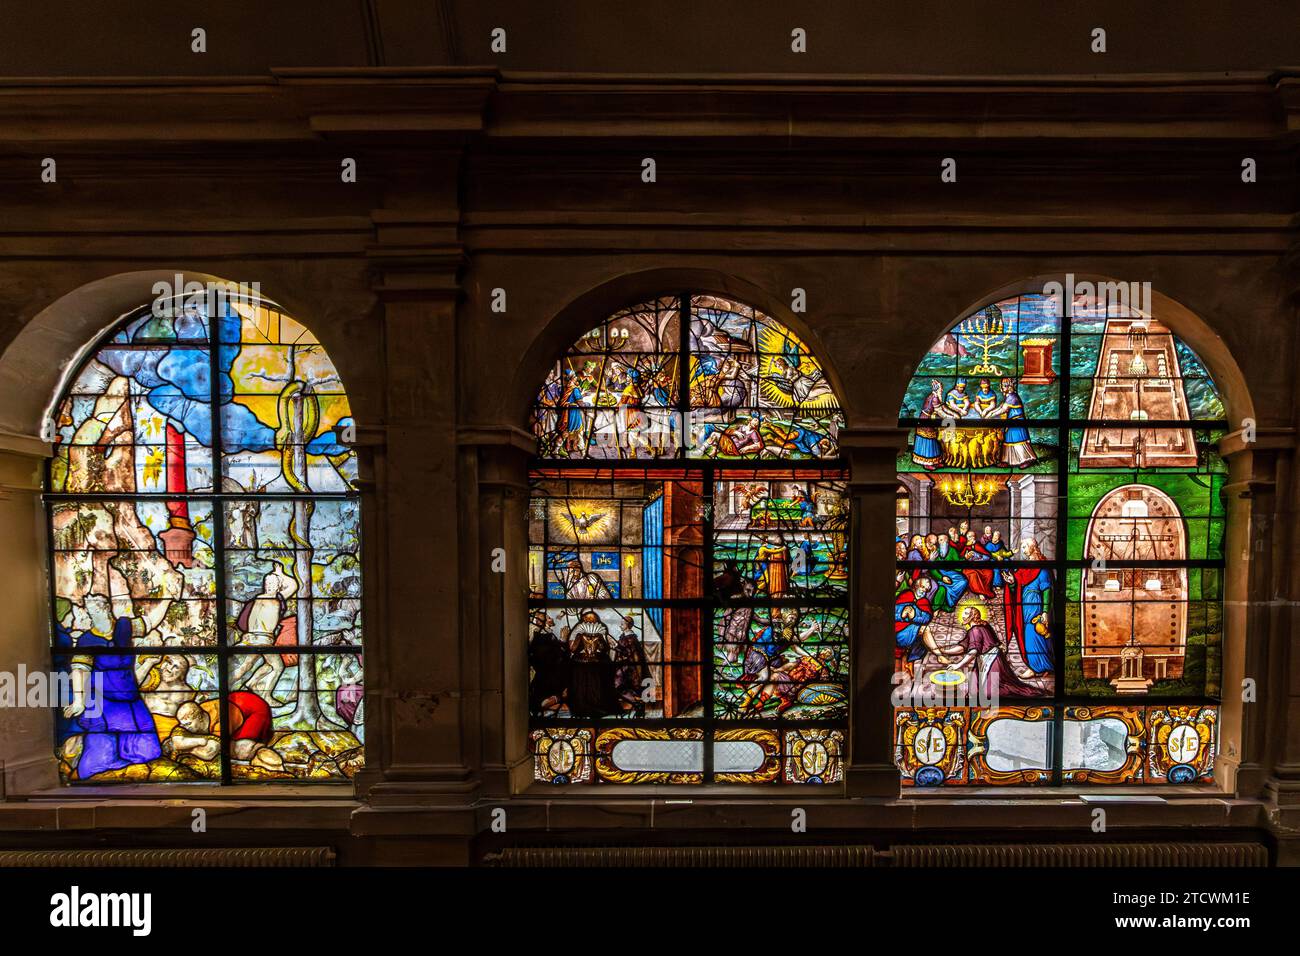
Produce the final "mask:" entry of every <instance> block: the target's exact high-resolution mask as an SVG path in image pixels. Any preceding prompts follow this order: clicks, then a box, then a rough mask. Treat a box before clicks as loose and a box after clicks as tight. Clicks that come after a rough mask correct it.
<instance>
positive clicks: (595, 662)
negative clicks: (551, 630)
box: [569, 611, 615, 717]
mask: <svg viewBox="0 0 1300 956" xmlns="http://www.w3.org/2000/svg"><path fill="white" fill-rule="evenodd" d="M610 650H611V647H610V639H609V630H608V629H607V628H606V627H605V625H604V624H602V623H601V621H600V618H599V617H598V616H597V615H596V612H595V611H584V612H583V614H582V617H581V618H580V619H579V621H578V624H577V626H576V627H574V629H573V631H572V633H571V634H570V636H569V653H570V654H572V655H573V656H572V664H571V667H570V680H569V712H570V713H571V714H573V716H575V717H604V716H605V715H606V714H609V713H610V712H611V711H613V710H614V707H615V705H614V702H613V700H612V699H611V698H612V697H613V696H614V694H613V691H614V675H613V661H612V660H611V659H610Z"/></svg>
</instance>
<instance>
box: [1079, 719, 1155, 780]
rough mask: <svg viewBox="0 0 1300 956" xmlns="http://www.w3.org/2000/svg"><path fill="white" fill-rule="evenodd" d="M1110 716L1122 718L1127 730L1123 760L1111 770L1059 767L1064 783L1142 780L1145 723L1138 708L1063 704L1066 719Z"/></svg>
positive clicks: (1081, 720) (1086, 720)
mask: <svg viewBox="0 0 1300 956" xmlns="http://www.w3.org/2000/svg"><path fill="white" fill-rule="evenodd" d="M1103 718H1111V719H1114V720H1118V721H1121V722H1122V723H1123V724H1124V728H1125V730H1126V731H1127V732H1128V737H1127V742H1126V744H1125V750H1124V753H1125V756H1124V763H1123V764H1122V765H1121V766H1119V767H1117V768H1116V769H1114V770H1090V769H1088V768H1086V767H1065V766H1062V768H1061V772H1062V775H1061V780H1062V781H1063V782H1064V783H1132V782H1136V781H1141V779H1142V737H1143V734H1144V723H1143V715H1142V708H1141V707H1119V706H1114V705H1101V706H1097V707H1092V706H1087V707H1066V708H1065V719H1066V720H1071V721H1075V722H1076V723H1086V722H1088V721H1090V720H1101V719H1103ZM1062 760H1064V755H1062Z"/></svg>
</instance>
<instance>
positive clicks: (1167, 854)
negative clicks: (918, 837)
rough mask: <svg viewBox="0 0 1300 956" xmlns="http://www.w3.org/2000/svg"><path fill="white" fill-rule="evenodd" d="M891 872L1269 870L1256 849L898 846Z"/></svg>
mask: <svg viewBox="0 0 1300 956" xmlns="http://www.w3.org/2000/svg"><path fill="white" fill-rule="evenodd" d="M892 856H893V865H894V866H910V867H946V866H1094V867H1100V866H1268V849H1267V848H1266V847H1264V846H1263V845H1262V844H1259V843H1065V844H1056V845H1052V844H1048V845H1038V846H1034V845H1027V844H995V845H984V846H978V845H973V844H972V845H948V846H896V847H893V848H892Z"/></svg>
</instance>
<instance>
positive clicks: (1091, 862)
mask: <svg viewBox="0 0 1300 956" xmlns="http://www.w3.org/2000/svg"><path fill="white" fill-rule="evenodd" d="M484 862H485V863H487V864H488V865H490V866H505V867H680V868H687V867H709V866H746V867H752V866H765V867H798V866H815V867H855V866H890V865H892V866H907V867H959V866H1006V867H1021V866H1023V867H1035V866H1091V867H1124V866H1171V867H1189V866H1224V867H1245V866H1268V849H1267V848H1266V847H1265V846H1263V845H1262V844H1259V843H1102V844H1094V843H1078V844H1070V843H1065V844H1045V845H1025V844H992V845H976V844H948V845H940V846H894V847H891V848H890V851H889V852H888V853H879V854H878V853H877V852H876V850H875V849H874V848H872V847H870V846H674V847H649V846H647V847H635V846H605V847H561V846H557V847H507V848H505V849H503V850H501V851H499V852H498V853H494V854H490V855H489V856H487V857H486V858H485V860H484Z"/></svg>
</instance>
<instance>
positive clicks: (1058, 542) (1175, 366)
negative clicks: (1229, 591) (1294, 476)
mask: <svg viewBox="0 0 1300 956" xmlns="http://www.w3.org/2000/svg"><path fill="white" fill-rule="evenodd" d="M1124 291H1125V292H1127V289H1126V288H1125V289H1124ZM1094 292H1097V293H1099V294H1089V295H1079V296H1076V297H1074V298H1073V299H1071V300H1070V301H1068V302H1065V303H1064V305H1063V304H1062V303H1061V297H1060V296H1051V295H1047V294H1039V295H1021V296H1016V297H1014V298H1010V299H1006V300H1004V301H1001V302H998V303H996V304H993V305H990V306H988V307H986V308H984V309H981V310H979V311H978V312H976V313H974V314H972V315H970V316H968V317H966V318H964V319H962V320H961V321H960V322H958V323H957V324H956V325H955V326H953V327H952V329H951V330H950V331H949V332H947V333H946V334H945V335H944V336H943V337H941V338H940V339H939V341H938V342H936V343H935V344H934V346H933V347H932V348H931V349H930V351H929V353H928V354H927V355H926V356H925V358H924V359H923V360H922V362H921V364H920V367H919V368H918V369H917V371H916V374H915V375H914V377H913V378H912V382H911V386H910V388H909V389H908V393H907V396H906V398H905V400H904V402H903V407H902V410H901V412H900V423H901V424H903V425H905V426H907V427H909V429H910V440H909V443H908V448H907V450H906V452H904V453H903V454H902V455H901V456H900V458H899V463H898V482H899V485H898V494H897V499H896V500H897V534H896V543H895V550H896V557H897V570H896V574H895V614H894V618H895V624H894V631H895V648H894V653H895V661H896V665H895V684H896V692H895V705H896V708H895V727H894V733H895V740H894V745H895V760H896V763H897V764H898V767H899V769H900V772H901V774H902V776H903V780H904V783H905V784H906V785H910V786H935V785H952V784H981V785H989V784H1052V783H1057V784H1061V783H1066V784H1070V783H1089V784H1095V783H1125V784H1140V783H1193V782H1197V781H1206V780H1210V779H1212V775H1213V756H1214V751H1215V747H1216V743H1217V733H1216V728H1217V718H1218V711H1217V706H1216V702H1217V700H1218V697H1219V692H1220V683H1219V682H1220V646H1221V642H1222V603H1223V594H1222V586H1223V567H1224V555H1223V537H1224V508H1223V503H1222V500H1221V492H1222V488H1223V484H1224V481H1225V478H1226V468H1225V465H1224V462H1223V460H1222V459H1221V458H1220V456H1219V453H1218V448H1217V442H1218V440H1219V438H1220V437H1222V435H1223V434H1224V433H1225V428H1224V425H1225V422H1224V409H1223V403H1222V400H1221V398H1220V396H1219V394H1218V391H1217V389H1216V388H1215V385H1214V382H1213V380H1212V379H1211V377H1210V375H1209V373H1208V372H1207V371H1206V369H1205V366H1204V365H1203V363H1202V362H1201V360H1200V359H1199V358H1198V357H1197V356H1196V355H1195V353H1193V352H1192V350H1191V349H1190V348H1188V347H1187V345H1186V344H1185V343H1184V342H1182V341H1181V340H1180V339H1179V338H1178V337H1177V336H1176V335H1174V334H1173V332H1172V331H1171V330H1170V329H1169V328H1167V327H1166V326H1165V325H1163V324H1162V323H1161V322H1160V321H1159V317H1158V316H1155V315H1153V314H1152V312H1151V310H1150V308H1149V307H1146V308H1142V307H1140V306H1141V303H1140V301H1139V300H1138V299H1136V298H1130V297H1129V296H1128V295H1118V294H1116V290H1114V289H1112V290H1109V291H1103V290H1094ZM1063 356H1064V357H1066V361H1064V363H1063V362H1062V357H1063ZM1063 365H1064V367H1062V366H1063Z"/></svg>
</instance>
